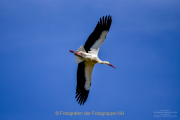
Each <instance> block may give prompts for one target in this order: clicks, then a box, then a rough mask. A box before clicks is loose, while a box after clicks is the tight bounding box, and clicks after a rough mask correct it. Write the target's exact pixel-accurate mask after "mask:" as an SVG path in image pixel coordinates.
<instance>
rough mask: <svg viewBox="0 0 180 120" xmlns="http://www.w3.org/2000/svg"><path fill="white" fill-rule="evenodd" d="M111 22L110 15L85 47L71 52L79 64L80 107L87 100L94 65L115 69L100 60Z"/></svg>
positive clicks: (77, 98) (77, 93)
mask: <svg viewBox="0 0 180 120" xmlns="http://www.w3.org/2000/svg"><path fill="white" fill-rule="evenodd" d="M111 22H112V19H111V16H110V15H109V16H105V17H104V16H103V17H102V18H100V20H99V21H98V23H97V25H96V27H95V29H94V31H93V32H92V33H91V35H90V36H89V38H88V39H87V41H86V43H85V45H84V47H83V46H81V47H79V48H78V49H77V51H72V50H70V52H72V53H74V55H75V60H76V63H77V64H78V69H77V86H76V96H75V98H76V100H77V101H78V103H79V104H80V105H83V104H84V103H85V102H86V100H87V97H88V94H89V90H90V86H91V75H92V70H93V67H94V65H95V64H96V63H100V64H107V65H109V66H111V67H113V68H115V67H114V66H113V65H111V64H110V63H109V62H108V61H101V60H100V59H99V58H98V52H99V49H100V47H101V45H102V43H103V42H104V40H105V38H106V35H107V33H108V31H109V28H110V26H111Z"/></svg>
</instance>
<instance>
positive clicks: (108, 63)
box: [104, 61, 116, 69]
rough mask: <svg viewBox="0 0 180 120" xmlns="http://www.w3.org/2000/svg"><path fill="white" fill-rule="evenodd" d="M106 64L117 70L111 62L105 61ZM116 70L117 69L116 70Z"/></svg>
mask: <svg viewBox="0 0 180 120" xmlns="http://www.w3.org/2000/svg"><path fill="white" fill-rule="evenodd" d="M104 64H107V65H109V66H111V67H113V68H115V67H114V66H113V65H111V63H110V62H108V61H104ZM115 69H116V68H115Z"/></svg>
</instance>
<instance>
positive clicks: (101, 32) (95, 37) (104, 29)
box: [84, 16, 112, 54]
mask: <svg viewBox="0 0 180 120" xmlns="http://www.w3.org/2000/svg"><path fill="white" fill-rule="evenodd" d="M111 22H112V19H111V16H105V17H104V16H103V17H102V18H100V20H99V21H98V24H97V25H96V27H95V29H94V31H93V32H92V33H91V35H90V36H89V38H88V39H87V41H86V43H85V45H84V48H85V50H86V52H88V51H91V49H96V50H97V54H98V51H99V49H100V47H101V45H102V43H103V42H104V40H105V38H106V35H107V33H108V31H109V28H110V26H111Z"/></svg>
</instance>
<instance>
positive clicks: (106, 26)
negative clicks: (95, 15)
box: [98, 15, 112, 31]
mask: <svg viewBox="0 0 180 120" xmlns="http://www.w3.org/2000/svg"><path fill="white" fill-rule="evenodd" d="M111 22H112V16H111V15H106V16H103V17H102V18H100V20H99V21H98V24H99V25H101V26H103V27H104V29H106V30H108V31H109V29H110V26H111Z"/></svg>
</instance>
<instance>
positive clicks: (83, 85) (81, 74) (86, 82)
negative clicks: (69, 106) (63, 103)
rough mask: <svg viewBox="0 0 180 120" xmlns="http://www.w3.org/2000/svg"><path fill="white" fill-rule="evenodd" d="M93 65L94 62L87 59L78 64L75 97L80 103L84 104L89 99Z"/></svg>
mask: <svg viewBox="0 0 180 120" xmlns="http://www.w3.org/2000/svg"><path fill="white" fill-rule="evenodd" d="M93 67H94V64H90V63H88V62H85V61H83V62H81V63H79V64H78V70H77V87H76V97H75V98H76V100H77V101H78V103H79V104H80V105H83V104H84V103H85V102H86V100H87V97H88V94H89V90H90V86H91V75H92V70H93Z"/></svg>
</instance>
